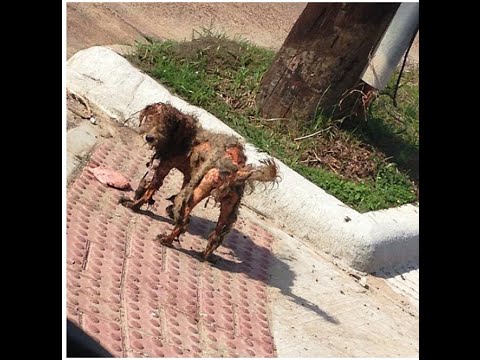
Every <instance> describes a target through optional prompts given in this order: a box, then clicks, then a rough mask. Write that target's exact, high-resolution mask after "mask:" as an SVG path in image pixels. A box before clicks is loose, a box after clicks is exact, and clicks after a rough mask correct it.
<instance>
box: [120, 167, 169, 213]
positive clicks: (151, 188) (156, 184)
mask: <svg viewBox="0 0 480 360" xmlns="http://www.w3.org/2000/svg"><path fill="white" fill-rule="evenodd" d="M171 169H172V167H170V166H165V165H162V164H160V165H158V167H157V168H156V169H154V174H153V177H152V179H151V180H150V181H148V180H146V176H144V177H143V178H142V180H141V181H140V184H139V185H138V187H137V189H136V190H135V195H134V198H133V200H130V199H126V198H121V199H120V203H121V204H122V205H124V206H126V207H128V208H130V209H132V210H133V211H138V210H140V208H141V207H142V205H143V204H145V203H147V204H152V203H153V195H154V194H155V192H156V191H157V190H158V189H160V187H161V186H162V185H163V181H164V180H165V177H166V176H167V175H168V173H169V172H170V170H171ZM147 174H148V172H147ZM147 174H145V175H147Z"/></svg>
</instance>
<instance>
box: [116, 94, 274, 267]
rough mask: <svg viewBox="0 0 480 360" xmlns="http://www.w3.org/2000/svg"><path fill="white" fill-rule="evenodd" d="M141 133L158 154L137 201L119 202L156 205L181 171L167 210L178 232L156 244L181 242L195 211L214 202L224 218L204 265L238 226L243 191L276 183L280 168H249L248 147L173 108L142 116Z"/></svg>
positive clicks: (151, 108) (266, 164)
mask: <svg viewBox="0 0 480 360" xmlns="http://www.w3.org/2000/svg"><path fill="white" fill-rule="evenodd" d="M140 132H141V133H142V134H144V136H145V141H147V143H148V144H150V145H151V147H152V149H153V150H154V154H153V156H152V159H151V160H150V161H149V163H148V164H147V167H149V168H148V170H147V172H146V173H145V175H144V176H143V178H142V180H141V181H140V184H139V186H138V188H137V189H136V191H135V195H134V199H133V200H130V199H126V198H121V199H120V202H121V203H122V204H123V205H125V206H127V207H129V208H131V209H132V210H134V211H138V210H139V209H140V208H141V207H142V205H144V204H145V203H147V204H153V202H154V200H153V195H154V194H155V192H156V191H157V190H158V189H160V187H161V186H162V185H163V181H164V179H165V177H166V176H167V175H168V173H169V172H170V170H172V169H173V168H176V169H178V170H179V171H180V172H182V173H183V175H184V180H183V184H182V189H181V190H180V192H179V193H178V194H177V195H174V196H172V197H171V198H170V199H169V200H170V201H172V205H170V206H168V207H167V213H168V214H169V216H170V217H171V218H172V219H173V220H174V225H175V226H174V228H173V230H172V231H171V233H170V234H163V235H158V236H157V239H159V240H160V241H161V243H162V244H164V245H167V246H171V245H172V243H173V241H175V240H176V241H178V240H179V236H180V235H181V234H183V233H184V232H185V230H186V227H187V225H188V222H189V217H190V213H191V212H192V210H193V209H194V208H195V206H197V205H198V203H199V202H200V201H202V200H203V199H205V198H206V197H208V196H212V197H213V198H214V199H215V201H216V202H217V203H219V204H220V215H219V218H218V221H217V226H216V227H215V229H214V230H213V232H212V233H211V234H210V235H209V236H208V243H207V247H206V249H205V251H204V252H203V253H202V256H203V258H204V259H205V260H206V259H208V257H209V256H210V255H211V254H212V253H213V251H215V249H217V248H218V247H219V246H220V245H221V243H222V241H223V239H224V238H225V236H226V235H227V234H228V233H229V232H230V230H231V228H232V226H233V224H234V223H235V221H236V220H237V216H238V209H239V207H240V201H241V198H242V196H243V193H244V190H245V186H246V185H247V184H248V185H250V187H251V188H253V185H254V182H255V181H260V182H276V181H278V167H277V165H276V163H275V162H274V161H273V159H268V160H266V161H263V164H262V165H261V166H259V167H255V166H252V165H246V162H247V157H246V155H245V152H244V147H243V145H242V144H241V143H240V142H239V140H238V139H237V138H236V137H233V136H229V135H224V134H216V133H211V132H209V131H206V130H204V129H202V128H201V127H200V125H199V124H198V121H197V119H196V118H194V117H193V116H190V115H186V114H183V113H181V112H180V111H178V110H177V109H175V108H174V107H173V106H171V105H169V104H162V103H156V104H152V105H148V106H147V107H146V108H145V109H144V110H142V112H141V113H140Z"/></svg>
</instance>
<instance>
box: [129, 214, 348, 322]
mask: <svg viewBox="0 0 480 360" xmlns="http://www.w3.org/2000/svg"><path fill="white" fill-rule="evenodd" d="M138 213H140V214H143V215H146V216H149V217H151V218H152V219H154V220H157V221H163V222H167V223H169V224H171V225H173V222H172V220H171V219H169V218H166V217H164V216H161V215H158V214H155V213H154V212H152V211H150V210H140V211H138ZM215 226H216V223H214V222H212V221H210V220H208V219H204V218H200V217H197V216H194V215H192V216H191V218H190V224H189V226H188V228H187V232H188V233H189V234H191V235H194V236H199V237H201V238H203V239H205V242H204V244H203V246H202V247H204V246H206V239H207V237H208V235H209V233H210V232H211V231H212V230H213V229H214V228H215ZM181 242H182V240H181V237H180V246H178V245H175V249H176V250H177V251H179V252H182V253H184V254H187V255H189V256H192V257H195V258H197V259H198V260H199V261H203V259H202V257H201V253H200V252H198V251H196V250H193V249H186V248H182V247H181ZM222 246H224V247H226V248H229V249H231V250H232V252H233V253H234V255H235V257H236V258H237V260H238V262H236V261H231V260H228V259H225V258H223V257H221V256H219V255H217V254H215V253H214V254H212V256H211V259H210V263H211V265H212V266H213V267H215V268H217V269H219V270H222V271H227V272H230V273H244V274H246V275H247V276H248V277H249V278H251V279H254V280H258V281H262V282H264V283H265V284H267V285H269V286H272V287H275V288H277V289H279V290H280V292H281V293H282V295H284V296H287V297H288V298H289V299H290V300H291V301H293V302H295V303H296V304H298V305H300V306H303V307H305V308H307V309H309V310H311V311H312V312H314V313H315V314H317V315H319V316H321V317H322V318H323V319H325V320H326V321H328V322H330V323H333V324H339V321H338V320H337V319H336V318H335V317H333V316H331V315H329V314H328V313H327V312H325V311H324V310H322V309H321V308H319V307H318V305H316V304H314V303H312V302H310V301H308V300H306V299H304V298H302V297H300V296H298V295H295V294H294V293H293V292H292V287H293V283H294V281H295V277H296V275H295V273H294V272H293V271H292V270H291V269H290V266H289V265H288V264H286V263H285V262H283V261H281V260H279V259H278V258H276V257H275V256H274V255H273V254H272V253H271V251H270V250H268V249H267V248H265V247H262V246H259V245H257V244H255V242H254V241H252V239H251V238H250V237H249V236H248V235H246V234H244V233H242V232H240V231H238V230H236V229H233V230H232V231H231V232H230V233H229V234H228V236H227V237H226V238H225V240H224V242H223V244H222ZM217 253H218V251H217ZM257 254H261V261H262V263H264V264H268V267H267V268H268V269H273V268H274V269H276V271H278V273H280V274H282V276H271V274H269V273H268V272H265V271H263V270H262V269H260V268H258V266H251V264H250V263H251V261H252V258H254V257H256V256H257ZM254 264H255V263H254Z"/></svg>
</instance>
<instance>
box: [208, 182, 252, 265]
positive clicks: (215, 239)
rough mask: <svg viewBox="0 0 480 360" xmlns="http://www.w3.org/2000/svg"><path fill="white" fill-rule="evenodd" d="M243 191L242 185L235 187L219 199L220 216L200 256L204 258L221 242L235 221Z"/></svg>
mask: <svg viewBox="0 0 480 360" xmlns="http://www.w3.org/2000/svg"><path fill="white" fill-rule="evenodd" d="M242 193H243V187H240V186H238V187H236V188H234V189H233V191H230V192H229V193H228V194H227V195H226V196H225V197H224V198H222V199H221V200H220V216H219V217H218V222H217V226H216V228H215V230H214V231H213V232H212V233H211V234H210V235H209V236H208V243H207V247H206V249H205V251H204V252H203V253H202V256H203V258H204V259H205V260H207V259H208V257H209V256H210V255H211V254H212V253H213V252H214V251H215V250H216V249H217V248H218V247H219V246H220V245H221V244H222V242H223V239H224V238H225V236H226V235H227V234H228V233H229V232H230V230H231V229H232V226H233V224H234V223H235V221H237V216H238V208H239V207H240V200H241V197H242Z"/></svg>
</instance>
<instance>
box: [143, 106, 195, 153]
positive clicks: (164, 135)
mask: <svg viewBox="0 0 480 360" xmlns="http://www.w3.org/2000/svg"><path fill="white" fill-rule="evenodd" d="M197 131H198V121H197V120H196V119H195V118H194V117H193V116H190V115H186V114H183V113H181V112H180V111H179V110H177V109H175V108H174V107H173V106H171V105H169V104H162V103H156V104H152V105H148V106H147V107H145V109H143V110H142V111H141V113H140V133H141V134H143V135H144V139H145V141H146V142H147V144H149V145H150V146H151V147H152V149H154V150H155V152H156V154H157V156H158V157H160V158H161V157H165V156H168V155H170V154H178V153H182V152H185V151H188V150H189V149H190V147H191V144H192V141H193V139H194V137H195V135H196V134H197Z"/></svg>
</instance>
